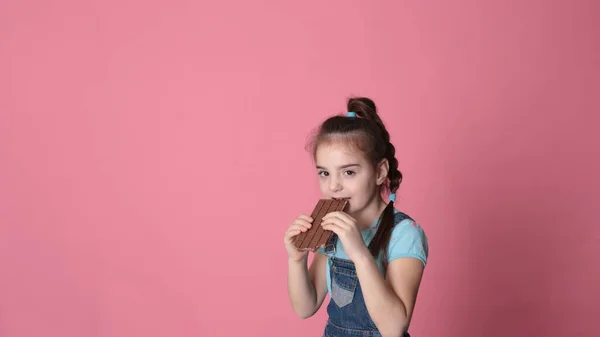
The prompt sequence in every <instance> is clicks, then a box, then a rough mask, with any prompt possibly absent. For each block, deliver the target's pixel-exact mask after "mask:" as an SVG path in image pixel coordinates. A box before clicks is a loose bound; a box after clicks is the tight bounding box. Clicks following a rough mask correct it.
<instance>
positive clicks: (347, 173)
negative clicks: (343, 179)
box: [344, 171, 354, 176]
mask: <svg viewBox="0 0 600 337" xmlns="http://www.w3.org/2000/svg"><path fill="white" fill-rule="evenodd" d="M344 174H346V175H349V176H351V175H354V171H344Z"/></svg>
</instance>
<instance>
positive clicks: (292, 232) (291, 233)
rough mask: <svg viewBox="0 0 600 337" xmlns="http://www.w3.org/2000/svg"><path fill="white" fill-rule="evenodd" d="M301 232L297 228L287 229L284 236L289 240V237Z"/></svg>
mask: <svg viewBox="0 0 600 337" xmlns="http://www.w3.org/2000/svg"><path fill="white" fill-rule="evenodd" d="M301 232H302V231H301V230H299V229H293V230H288V231H287V232H286V233H285V238H286V239H287V240H291V238H293V237H294V236H296V235H298V234H300V233H301Z"/></svg>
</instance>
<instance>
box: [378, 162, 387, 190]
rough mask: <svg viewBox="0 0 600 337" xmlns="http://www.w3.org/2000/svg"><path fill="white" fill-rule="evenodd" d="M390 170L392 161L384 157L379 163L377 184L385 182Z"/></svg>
mask: <svg viewBox="0 0 600 337" xmlns="http://www.w3.org/2000/svg"><path fill="white" fill-rule="evenodd" d="M389 171H390V162H389V161H388V160H387V159H385V158H383V159H382V160H381V161H380V162H379V164H378V165H377V185H381V184H383V183H385V180H386V179H387V176H388V172H389Z"/></svg>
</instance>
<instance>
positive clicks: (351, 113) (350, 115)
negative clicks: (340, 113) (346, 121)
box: [346, 111, 356, 117]
mask: <svg viewBox="0 0 600 337" xmlns="http://www.w3.org/2000/svg"><path fill="white" fill-rule="evenodd" d="M346 117H356V112H353V111H349V112H346Z"/></svg>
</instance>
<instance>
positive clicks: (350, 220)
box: [323, 211, 356, 223]
mask: <svg viewBox="0 0 600 337" xmlns="http://www.w3.org/2000/svg"><path fill="white" fill-rule="evenodd" d="M329 218H340V219H342V220H344V221H346V222H348V223H353V222H354V223H355V222H356V220H355V219H354V218H353V217H351V216H350V215H348V213H345V212H341V211H336V212H331V213H328V214H326V215H325V216H324V217H323V220H327V219H329Z"/></svg>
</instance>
